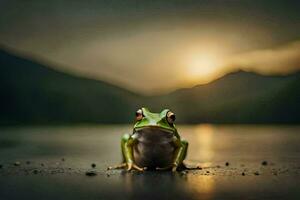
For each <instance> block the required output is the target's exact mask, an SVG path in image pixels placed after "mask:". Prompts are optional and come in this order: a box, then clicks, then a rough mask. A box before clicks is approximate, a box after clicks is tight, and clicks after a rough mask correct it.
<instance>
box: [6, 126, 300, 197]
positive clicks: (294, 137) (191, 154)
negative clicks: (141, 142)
mask: <svg viewBox="0 0 300 200" xmlns="http://www.w3.org/2000/svg"><path fill="white" fill-rule="evenodd" d="M178 127H179V128H178V129H179V133H180V135H181V136H182V137H183V138H185V139H186V140H187V141H189V150H188V158H187V159H188V160H189V163H190V164H196V163H197V164H201V166H202V167H203V168H205V169H203V170H200V171H196V172H190V173H188V174H186V175H178V174H176V175H172V174H171V173H155V172H147V173H145V174H138V173H131V174H128V173H123V172H121V171H112V172H106V171H105V169H106V167H107V166H110V165H114V164H117V163H119V162H120V160H121V154H120V139H121V136H122V134H124V133H130V132H131V129H132V126H131V125H128V126H126V125H122V126H115V125H114V126H108V125H104V126H64V127H63V126H59V127H17V128H1V129H0V159H1V160H0V164H2V165H3V168H2V169H0V170H1V171H0V188H1V189H0V199H1V197H3V199H19V198H20V197H26V198H43V199H53V198H56V199H82V198H85V197H88V198H90V199H108V198H109V199H119V198H122V199H140V198H144V197H149V195H151V196H152V197H153V198H184V199H219V198H221V199H232V198H237V199H240V198H243V199H260V198H263V199H268V198H272V199H282V198H285V199H296V198H298V197H299V196H300V192H298V191H299V189H300V188H299V186H298V185H300V181H299V171H300V145H299V144H300V127H299V126H261V125H260V126H255V125H251V126H237V125H209V124H207V125H206V124H204V125H193V126H187V125H178ZM62 158H64V160H62ZM16 161H19V162H21V166H20V167H19V168H18V167H14V166H13V165H12V164H13V163H14V162H16ZM26 161H30V165H26V164H25V163H26ZM262 161H267V162H268V165H267V166H262V165H261V162H262ZM225 162H229V163H230V165H229V166H228V167H226V166H225V165H224V163H225ZM91 163H96V164H97V168H96V169H95V170H96V171H97V172H98V176H96V177H86V176H85V175H84V171H85V170H89V169H91V167H90V165H91ZM40 164H43V165H44V166H40ZM29 166H31V167H35V168H37V169H39V170H40V169H41V168H42V170H43V169H46V170H45V171H41V172H40V173H39V174H37V175H33V174H32V173H30V171H29V173H28V171H26V169H27V168H30V167H29ZM216 166H219V167H216ZM54 168H55V169H63V172H62V173H54V174H51V173H46V172H47V170H52V169H54ZM68 168H71V170H70V171H69V172H66V169H68ZM24 170H25V171H26V173H23V172H24ZM207 171H208V172H207ZM256 171H258V172H259V174H260V175H259V176H255V175H254V173H255V172H256ZM242 172H245V173H246V176H241V173H242ZM274 174H275V175H274ZM166 191H169V192H168V193H166ZM46 194H47V195H46ZM45 195H46V196H45ZM4 197H5V198H4ZM46 197H47V198H46Z"/></svg>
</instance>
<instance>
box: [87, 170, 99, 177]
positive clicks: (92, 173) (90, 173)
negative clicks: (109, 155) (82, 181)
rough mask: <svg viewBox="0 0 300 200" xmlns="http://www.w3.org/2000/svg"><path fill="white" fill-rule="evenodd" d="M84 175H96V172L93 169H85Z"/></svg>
mask: <svg viewBox="0 0 300 200" xmlns="http://www.w3.org/2000/svg"><path fill="white" fill-rule="evenodd" d="M85 175H86V176H96V175H97V173H96V172H94V171H87V172H85Z"/></svg>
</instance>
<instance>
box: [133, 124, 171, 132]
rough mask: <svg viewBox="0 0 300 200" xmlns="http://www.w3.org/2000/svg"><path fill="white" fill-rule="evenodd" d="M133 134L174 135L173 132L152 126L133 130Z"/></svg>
mask: <svg viewBox="0 0 300 200" xmlns="http://www.w3.org/2000/svg"><path fill="white" fill-rule="evenodd" d="M134 132H151V133H162V134H163V133H165V134H170V133H172V134H173V133H174V130H171V129H167V128H163V127H160V126H154V125H149V126H144V127H140V128H135V129H134Z"/></svg>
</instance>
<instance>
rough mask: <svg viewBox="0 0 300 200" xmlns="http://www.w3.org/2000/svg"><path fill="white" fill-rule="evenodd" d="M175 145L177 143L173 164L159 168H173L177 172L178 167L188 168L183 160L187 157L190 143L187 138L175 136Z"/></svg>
mask: <svg viewBox="0 0 300 200" xmlns="http://www.w3.org/2000/svg"><path fill="white" fill-rule="evenodd" d="M173 142H174V145H175V151H174V159H173V163H172V165H171V166H167V167H163V168H159V167H158V168H156V169H157V170H170V169H171V170H172V171H173V172H175V171H176V170H177V168H178V167H181V166H183V168H186V166H185V165H184V163H183V160H184V159H185V158H186V155H187V150H188V145H189V143H188V142H187V141H186V140H180V139H179V138H177V137H174V140H173Z"/></svg>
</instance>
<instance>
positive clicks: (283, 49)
mask: <svg viewBox="0 0 300 200" xmlns="http://www.w3.org/2000/svg"><path fill="white" fill-rule="evenodd" d="M227 67H229V68H230V67H231V68H232V67H234V68H239V69H243V70H246V71H256V72H259V73H262V74H267V75H270V74H289V73H293V72H296V71H299V70H300V41H295V42H291V43H289V44H286V45H283V46H280V47H277V48H273V49H262V50H255V51H251V52H248V53H243V54H239V55H237V56H234V57H233V58H231V59H230V60H229V62H228V63H227Z"/></svg>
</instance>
